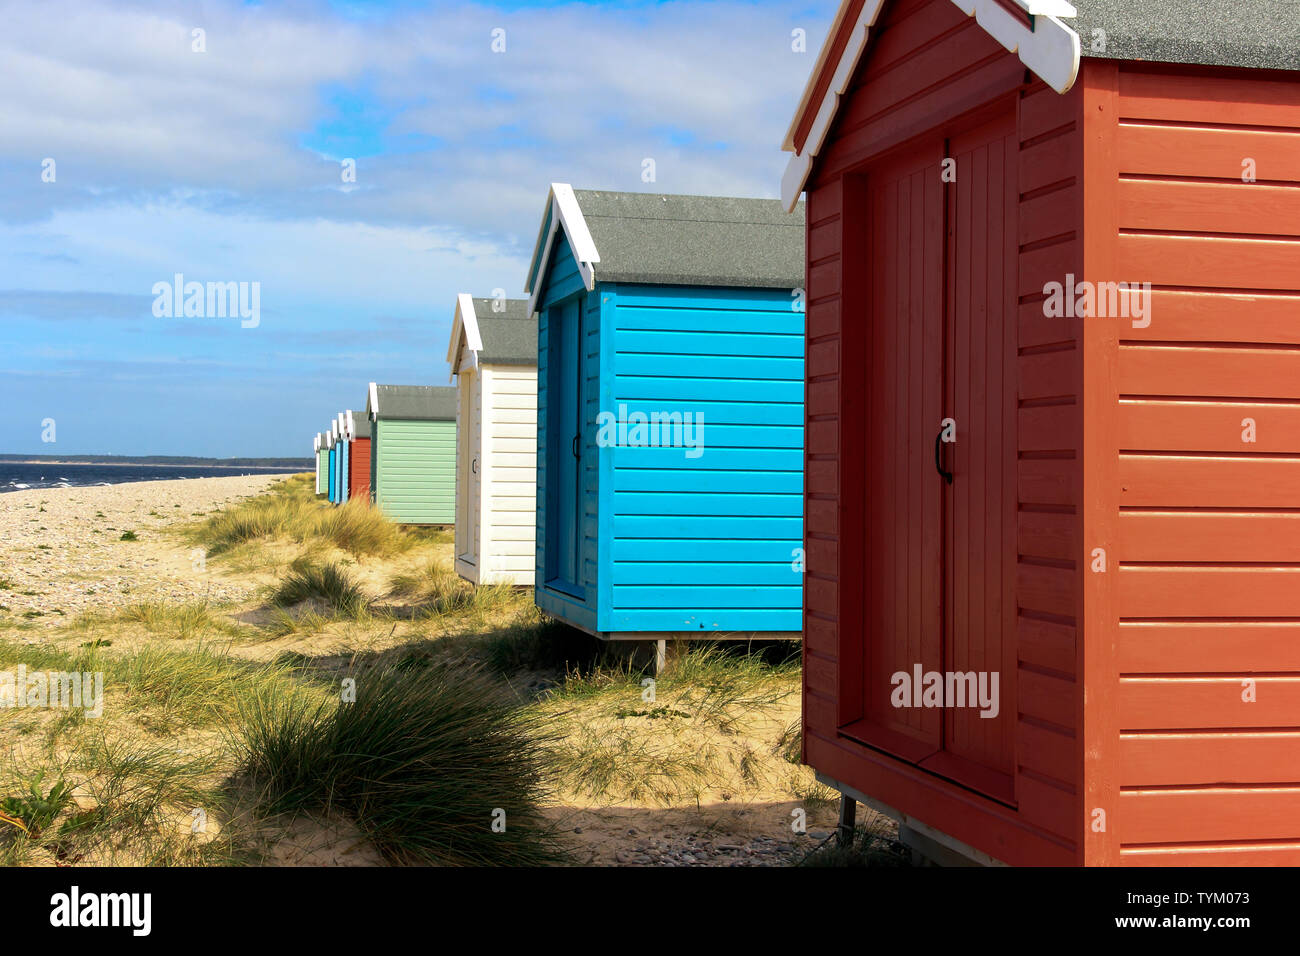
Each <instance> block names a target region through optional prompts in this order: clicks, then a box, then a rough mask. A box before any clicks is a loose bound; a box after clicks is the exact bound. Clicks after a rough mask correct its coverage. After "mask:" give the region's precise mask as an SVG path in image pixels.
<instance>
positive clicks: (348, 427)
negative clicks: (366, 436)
mask: <svg viewBox="0 0 1300 956" xmlns="http://www.w3.org/2000/svg"><path fill="white" fill-rule="evenodd" d="M343 427H344V429H345V433H346V434H347V436H348V441H352V440H353V439H354V438H356V437H357V420H356V417H355V416H354V415H353V414H352V409H348V414H347V417H346V418H344V419H343Z"/></svg>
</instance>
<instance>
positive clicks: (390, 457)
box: [366, 382, 456, 526]
mask: <svg viewBox="0 0 1300 956" xmlns="http://www.w3.org/2000/svg"><path fill="white" fill-rule="evenodd" d="M366 415H367V417H368V418H369V419H370V423H371V430H370V487H371V498H372V500H373V501H374V503H375V505H376V506H378V507H379V508H380V510H382V511H383V512H384V513H385V514H386V515H388V516H389V517H390V518H392V519H393V520H394V521H396V522H398V523H400V524H425V525H447V526H450V525H452V524H453V523H454V522H455V520H456V390H455V389H454V388H450V387H445V386H444V387H435V386H431V385H379V384H377V383H375V382H371V383H370V394H369V396H368V397H367V399H366Z"/></svg>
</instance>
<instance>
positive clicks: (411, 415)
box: [366, 385, 456, 421]
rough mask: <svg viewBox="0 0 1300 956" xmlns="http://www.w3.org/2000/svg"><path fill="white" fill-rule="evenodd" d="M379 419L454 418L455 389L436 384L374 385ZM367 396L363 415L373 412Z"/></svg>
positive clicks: (426, 419) (447, 419)
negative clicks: (377, 399)
mask: <svg viewBox="0 0 1300 956" xmlns="http://www.w3.org/2000/svg"><path fill="white" fill-rule="evenodd" d="M375 391H376V392H377V393H378V398H379V417H380V418H381V419H404V420H406V421H455V420H456V390H455V389H454V388H451V387H450V386H435V385H376V386H375ZM374 411H375V410H374V408H372V407H371V404H370V398H369V396H367V398H366V415H367V416H370V415H372V414H373V413H374Z"/></svg>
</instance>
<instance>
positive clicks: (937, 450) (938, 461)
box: [934, 425, 952, 485]
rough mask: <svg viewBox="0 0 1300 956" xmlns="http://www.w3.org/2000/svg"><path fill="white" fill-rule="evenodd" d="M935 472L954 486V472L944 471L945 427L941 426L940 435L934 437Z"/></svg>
mask: <svg viewBox="0 0 1300 956" xmlns="http://www.w3.org/2000/svg"><path fill="white" fill-rule="evenodd" d="M934 470H935V471H937V472H938V473H939V474H941V475H943V480H944V481H946V482H948V484H950V485H951V484H952V472H951V471H944V469H943V426H942V425H940V426H939V434H937V435H935V436H934Z"/></svg>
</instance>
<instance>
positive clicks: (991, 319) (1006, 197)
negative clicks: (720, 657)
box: [846, 114, 1019, 801]
mask: <svg viewBox="0 0 1300 956" xmlns="http://www.w3.org/2000/svg"><path fill="white" fill-rule="evenodd" d="M1014 134H1015V123H1014V114H1009V115H1007V116H1006V117H1005V118H1003V119H1000V120H998V121H996V122H993V123H990V124H987V125H984V126H981V127H979V128H978V129H975V130H971V131H970V132H968V133H964V134H962V135H959V136H954V137H952V138H951V139H950V140H945V139H942V138H940V137H935V138H934V139H933V140H932V141H931V142H930V143H928V144H926V145H924V146H923V147H922V148H920V149H909V150H908V151H907V154H906V156H904V157H902V158H898V159H893V160H889V161H886V162H884V163H881V164H879V165H877V166H876V167H874V168H872V169H871V170H870V171H869V172H868V174H867V176H866V181H865V183H863V184H862V185H863V187H864V188H862V189H861V190H860V191H858V195H859V196H860V197H861V198H862V199H863V200H864V202H863V205H864V206H865V207H866V218H867V221H866V222H863V223H862V224H861V226H860V228H861V229H862V232H861V233H860V236H861V241H862V245H863V246H864V247H865V248H863V249H862V253H863V254H865V255H866V256H867V261H868V262H869V264H870V265H869V269H870V274H869V279H867V281H866V282H864V283H862V284H861V285H859V286H858V287H857V288H859V289H860V290H861V294H860V295H859V296H857V298H859V300H860V301H861V302H862V303H863V305H864V306H865V308H863V309H861V310H853V309H850V311H849V312H848V313H846V315H848V316H849V317H850V319H852V317H853V316H854V313H855V311H856V312H857V315H858V316H860V317H861V318H862V319H863V320H865V321H867V323H868V327H867V330H866V341H865V361H866V365H867V370H868V375H867V379H866V380H867V382H868V390H869V391H868V395H867V402H866V423H865V430H866V435H865V443H864V451H865V468H866V476H865V477H866V481H865V489H864V490H865V495H866V503H865V513H864V525H865V527H864V529H863V530H864V531H865V538H866V553H865V555H864V561H863V573H864V577H865V580H864V581H863V587H862V590H861V593H862V594H863V599H864V602H865V606H864V613H863V616H862V621H863V629H864V632H865V633H864V636H865V642H866V648H865V652H864V654H863V661H862V662H863V667H864V670H865V673H864V678H865V681H864V684H865V686H864V701H863V719H862V720H860V721H857V722H855V723H853V724H852V725H851V726H850V727H849V728H848V732H849V733H850V734H852V735H853V736H857V737H859V738H861V739H863V740H864V741H865V742H867V743H869V744H871V745H873V746H876V747H878V748H880V749H883V750H887V751H889V752H891V753H893V754H895V755H896V756H898V757H902V758H903V759H906V760H909V761H911V762H913V763H916V764H918V765H920V766H921V767H923V768H925V769H927V770H931V771H933V772H935V773H938V774H941V775H943V776H945V777H949V778H951V779H954V780H956V781H958V782H960V783H962V784H964V785H966V786H969V787H971V788H973V789H976V790H979V791H981V792H984V793H987V794H989V795H991V796H994V797H997V798H998V799H1001V800H1005V801H1012V800H1013V799H1014V787H1013V780H1014V762H1015V736H1014V734H1015V722H1016V707H1015V699H1016V698H1015V671H1016V657H1015V643H1014V635H1015V628H1016V606H1015V589H1014V585H1015V572H1016V543H1015V533H1016V482H1015V476H1016V463H1017V458H1016V448H1017V441H1016V437H1017V436H1016V414H1017V393H1016V384H1017V369H1016V358H1017V352H1016V304H1017V298H1016V294H1017V290H1016V268H1017V254H1018V244H1017V229H1016V204H1017V202H1018V198H1019V197H1018V193H1017V189H1016V163H1017V152H1016V142H1015V135H1014ZM948 158H950V159H952V160H955V165H953V164H951V163H945V162H944V161H945V159H948ZM945 169H946V170H947V176H946V177H945V175H944V173H945ZM954 176H955V179H954ZM863 278H867V277H865V276H864V277H863ZM945 420H951V425H950V429H949V432H950V435H949V437H955V441H952V442H947V441H941V440H939V439H940V438H941V431H942V429H943V423H944V422H945ZM945 472H947V473H950V474H951V475H952V480H951V483H949V481H948V480H947V478H946V476H945V474H944V473H945ZM995 674H996V681H997V683H996V698H993V697H992V695H993V693H994V690H995V685H994V683H993V681H994V676H993V675H995ZM899 675H904V677H903V678H902V679H900V676H899ZM933 675H939V677H940V678H941V679H942V681H943V683H942V685H941V689H940V694H941V696H939V697H936V696H935V689H934V687H935V685H934V679H935V678H934V676H933ZM918 678H919V680H918ZM972 678H973V681H974V683H973V684H972V682H971V681H972ZM981 682H982V684H981ZM927 688H929V689H930V694H928V695H927V694H926V690H927ZM959 689H960V690H961V691H970V690H974V694H973V695H972V696H973V697H974V699H973V700H972V699H967V700H966V701H965V702H964V704H963V705H962V706H954V703H955V700H954V692H955V691H957V690H959ZM981 690H982V691H983V693H984V697H983V700H984V701H985V702H986V703H984V704H983V705H981V700H980V696H979V695H980V691H981ZM982 714H988V715H989V716H982ZM994 714H996V715H994Z"/></svg>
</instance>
